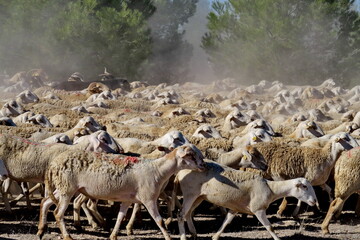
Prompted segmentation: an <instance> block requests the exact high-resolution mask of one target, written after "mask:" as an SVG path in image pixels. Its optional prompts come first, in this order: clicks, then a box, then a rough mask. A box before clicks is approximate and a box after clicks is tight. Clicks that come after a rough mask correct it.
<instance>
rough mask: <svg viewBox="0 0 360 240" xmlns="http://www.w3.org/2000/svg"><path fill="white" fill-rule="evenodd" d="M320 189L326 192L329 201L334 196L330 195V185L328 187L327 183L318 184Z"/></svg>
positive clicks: (332, 199)
mask: <svg viewBox="0 0 360 240" xmlns="http://www.w3.org/2000/svg"><path fill="white" fill-rule="evenodd" d="M320 187H321V189H322V190H324V191H325V192H327V194H328V195H329V201H330V202H332V201H334V198H333V197H332V196H331V187H329V185H327V184H326V183H325V184H322V185H320Z"/></svg>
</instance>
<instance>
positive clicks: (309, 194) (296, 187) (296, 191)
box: [289, 178, 319, 207]
mask: <svg viewBox="0 0 360 240" xmlns="http://www.w3.org/2000/svg"><path fill="white" fill-rule="evenodd" d="M289 183H290V184H292V185H293V187H292V188H291V192H290V193H291V195H292V196H293V197H296V198H297V199H299V200H300V201H302V202H306V203H307V204H309V205H310V206H314V205H316V206H317V207H319V203H318V200H317V198H316V195H315V191H314V188H313V187H312V186H311V184H310V182H309V181H308V180H306V179H305V178H295V179H292V180H289Z"/></svg>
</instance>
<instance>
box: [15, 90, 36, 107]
mask: <svg viewBox="0 0 360 240" xmlns="http://www.w3.org/2000/svg"><path fill="white" fill-rule="evenodd" d="M16 101H17V102H18V103H21V104H27V103H37V102H39V97H38V96H37V95H36V94H35V93H33V92H31V91H29V90H25V91H23V92H21V93H19V94H18V95H17V96H16Z"/></svg>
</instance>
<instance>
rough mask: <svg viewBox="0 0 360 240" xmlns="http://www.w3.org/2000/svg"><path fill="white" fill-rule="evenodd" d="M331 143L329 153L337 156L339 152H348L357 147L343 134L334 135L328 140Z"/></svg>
mask: <svg viewBox="0 0 360 240" xmlns="http://www.w3.org/2000/svg"><path fill="white" fill-rule="evenodd" d="M330 140H331V141H333V144H332V149H331V152H332V154H333V155H337V154H339V153H340V152H341V151H345V150H350V149H352V148H354V147H358V146H359V144H358V142H357V141H356V140H355V139H354V138H353V137H352V136H350V134H348V133H345V132H340V133H337V134H335V135H334V136H332V137H331V139H330Z"/></svg>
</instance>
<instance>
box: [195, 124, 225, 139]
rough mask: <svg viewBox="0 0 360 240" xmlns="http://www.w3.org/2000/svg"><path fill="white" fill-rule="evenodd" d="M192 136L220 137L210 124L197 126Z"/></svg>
mask: <svg viewBox="0 0 360 240" xmlns="http://www.w3.org/2000/svg"><path fill="white" fill-rule="evenodd" d="M192 136H193V137H198V138H222V136H221V135H220V133H219V131H218V130H216V128H214V127H213V126H211V125H210V124H203V125H201V126H199V127H198V128H197V129H196V130H195V132H194V134H193V135H192Z"/></svg>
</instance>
